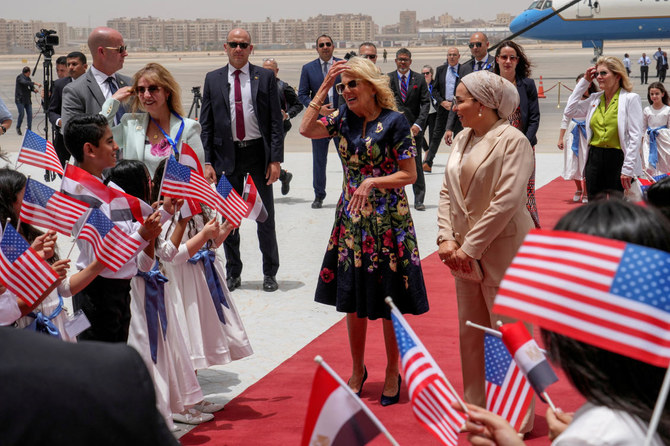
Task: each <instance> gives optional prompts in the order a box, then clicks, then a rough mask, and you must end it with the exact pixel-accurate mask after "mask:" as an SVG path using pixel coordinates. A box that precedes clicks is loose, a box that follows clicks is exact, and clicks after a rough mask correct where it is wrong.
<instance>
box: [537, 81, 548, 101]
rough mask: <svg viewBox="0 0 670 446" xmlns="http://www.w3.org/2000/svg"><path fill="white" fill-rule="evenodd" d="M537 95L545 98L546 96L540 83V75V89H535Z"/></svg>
mask: <svg viewBox="0 0 670 446" xmlns="http://www.w3.org/2000/svg"><path fill="white" fill-rule="evenodd" d="M537 97H538V98H540V99H545V98H546V96H545V95H544V85H542V76H540V89H539V90H537Z"/></svg>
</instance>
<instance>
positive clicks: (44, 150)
mask: <svg viewBox="0 0 670 446" xmlns="http://www.w3.org/2000/svg"><path fill="white" fill-rule="evenodd" d="M16 163H17V164H18V163H24V164H30V165H31V166H35V167H39V168H42V169H46V170H51V171H53V172H56V173H57V174H59V175H63V166H62V165H61V163H60V160H59V159H58V155H57V154H56V149H54V146H53V144H51V142H50V141H47V140H46V139H44V138H42V137H41V136H40V135H38V134H37V133H35V132H33V131H32V130H26V135H25V136H24V137H23V144H21V149H20V150H19V156H18V158H17V159H16Z"/></svg>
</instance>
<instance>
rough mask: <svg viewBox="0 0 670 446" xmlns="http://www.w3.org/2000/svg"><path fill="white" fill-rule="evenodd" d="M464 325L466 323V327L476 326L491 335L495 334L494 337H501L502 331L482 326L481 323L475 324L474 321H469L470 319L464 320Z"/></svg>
mask: <svg viewBox="0 0 670 446" xmlns="http://www.w3.org/2000/svg"><path fill="white" fill-rule="evenodd" d="M465 325H467V326H468V327H474V328H478V329H480V330H482V331H484V332H486V333H488V334H490V335H491V336H495V337H496V338H502V333H500V332H499V331H498V330H494V329H492V328H489V327H484V326H483V325H479V324H475V323H474V322H470V321H465Z"/></svg>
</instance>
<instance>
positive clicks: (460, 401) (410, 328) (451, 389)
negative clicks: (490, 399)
mask: <svg viewBox="0 0 670 446" xmlns="http://www.w3.org/2000/svg"><path fill="white" fill-rule="evenodd" d="M384 302H386V303H387V304H388V305H389V306H390V307H391V310H397V309H398V308H397V307H396V306H395V304H394V303H393V299H391V297H390V296H388V297H387V298H386V299H384ZM407 329H408V331H409V332H410V334H412V335H413V336H414V337H415V338H416V339H419V337H418V336H417V335H416V333H414V330H412V327H410V326H409V324H407ZM419 342H421V341H419ZM424 348H425V347H424ZM435 368H436V369H438V370H440V371H442V369H440V368H439V367H438V366H437V364H435ZM442 375H444V372H442ZM444 382H445V384H446V385H447V387H449V390H450V391H451V393H452V394H453V395H454V398H456V400H457V401H458V404H459V405H460V406H461V408H462V409H463V412H464V413H466V414H469V413H470V411H469V410H468V407H467V406H466V405H465V403H464V402H463V400H462V399H461V397H460V396H459V395H458V392H456V389H454V386H452V385H451V382H450V381H449V380H448V379H447V377H446V376H444Z"/></svg>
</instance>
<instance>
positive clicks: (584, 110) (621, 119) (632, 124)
mask: <svg viewBox="0 0 670 446" xmlns="http://www.w3.org/2000/svg"><path fill="white" fill-rule="evenodd" d="M588 88H589V82H587V81H586V79H584V78H581V79H580V80H579V82H578V83H577V86H576V87H575V90H574V91H573V92H572V94H571V95H570V98H569V99H568V103H567V104H566V106H565V111H564V114H565V115H566V116H567V117H569V118H576V117H581V116H584V115H586V124H587V125H586V141H587V142H589V143H590V142H591V138H592V137H593V130H591V125H590V123H591V118H592V117H593V113H594V112H595V110H596V107H598V104H600V98H601V96H602V95H603V94H604V92H602V91H598V92H596V93H592V94H591V96H589V97H588V99H585V100H582V96H583V95H584V93H585V92H586V90H587V89H588ZM617 120H618V129H617V131H618V133H619V143H620V144H621V150H623V157H624V159H623V166H622V167H621V173H622V174H623V175H627V176H629V177H635V176H639V175H642V157H641V155H640V145H641V144H642V137H643V136H644V129H643V125H642V121H643V114H642V101H641V100H640V96H639V95H638V94H637V93H630V92H628V91H626V90H624V89H623V88H622V89H621V91H620V93H619V104H618V113H617Z"/></svg>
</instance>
